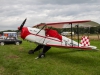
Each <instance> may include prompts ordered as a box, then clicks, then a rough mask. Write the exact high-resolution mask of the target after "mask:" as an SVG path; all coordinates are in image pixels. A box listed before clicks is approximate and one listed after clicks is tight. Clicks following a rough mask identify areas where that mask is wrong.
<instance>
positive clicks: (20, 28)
mask: <svg viewBox="0 0 100 75" xmlns="http://www.w3.org/2000/svg"><path fill="white" fill-rule="evenodd" d="M26 20H27V18H26V19H25V20H24V21H23V23H22V24H21V26H20V27H19V30H22V28H23V26H24V24H25V22H26Z"/></svg>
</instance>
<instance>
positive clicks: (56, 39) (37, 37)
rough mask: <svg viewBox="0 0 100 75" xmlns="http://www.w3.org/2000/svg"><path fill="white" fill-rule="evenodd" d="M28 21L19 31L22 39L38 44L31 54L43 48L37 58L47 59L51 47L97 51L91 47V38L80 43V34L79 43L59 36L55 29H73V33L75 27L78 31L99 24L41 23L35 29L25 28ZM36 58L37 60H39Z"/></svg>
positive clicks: (88, 21)
mask: <svg viewBox="0 0 100 75" xmlns="http://www.w3.org/2000/svg"><path fill="white" fill-rule="evenodd" d="M26 20H27V19H25V20H24V21H23V23H22V24H21V26H20V27H18V29H19V30H20V31H21V38H22V39H26V40H28V41H31V42H34V43H37V44H38V46H37V47H36V48H35V49H33V50H29V52H28V53H29V54H34V52H36V51H39V50H40V49H41V48H42V52H41V53H40V54H39V55H38V57H37V58H41V57H45V53H46V52H47V51H48V50H49V49H50V48H51V47H60V48H73V49H81V50H96V49H97V47H96V46H91V45H90V42H89V38H88V37H86V36H84V37H83V39H82V41H81V43H79V34H78V42H76V41H74V40H73V38H72V34H71V38H68V37H66V36H63V35H61V34H59V33H58V32H57V31H56V30H53V29H52V27H54V28H69V27H70V28H71V32H72V29H73V27H75V26H76V27H77V30H78V29H79V27H80V26H83V27H96V26H99V24H98V23H96V22H94V21H91V20H82V21H70V22H58V23H40V24H38V25H35V26H33V27H24V24H25V22H26ZM37 58H36V59H37Z"/></svg>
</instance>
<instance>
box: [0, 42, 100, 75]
mask: <svg viewBox="0 0 100 75" xmlns="http://www.w3.org/2000/svg"><path fill="white" fill-rule="evenodd" d="M91 44H92V45H95V46H97V47H98V49H100V41H98V40H97V41H96V40H95V41H91ZM35 47H36V45H35V44H34V43H29V42H27V41H23V44H21V45H19V46H16V45H5V46H0V75H100V51H78V50H74V49H62V48H51V49H50V50H49V51H48V52H47V53H46V57H45V58H41V59H37V60H36V59H34V58H35V57H37V55H38V54H39V52H36V53H35V54H32V55H29V54H28V51H29V50H30V49H34V48H35Z"/></svg>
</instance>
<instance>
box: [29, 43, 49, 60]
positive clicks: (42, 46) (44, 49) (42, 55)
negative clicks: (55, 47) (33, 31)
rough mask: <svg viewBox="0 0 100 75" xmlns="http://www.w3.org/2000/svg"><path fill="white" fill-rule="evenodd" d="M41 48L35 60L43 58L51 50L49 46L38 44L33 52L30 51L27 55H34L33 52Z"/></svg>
mask: <svg viewBox="0 0 100 75" xmlns="http://www.w3.org/2000/svg"><path fill="white" fill-rule="evenodd" d="M42 48H43V50H42V52H41V53H40V54H39V55H38V57H37V58H35V59H38V58H43V57H45V53H46V52H47V51H48V50H49V49H50V48H51V47H50V46H45V45H41V44H40V45H38V46H37V47H36V48H35V49H34V50H30V51H29V52H28V53H29V54H34V52H36V51H39V50H40V49H42Z"/></svg>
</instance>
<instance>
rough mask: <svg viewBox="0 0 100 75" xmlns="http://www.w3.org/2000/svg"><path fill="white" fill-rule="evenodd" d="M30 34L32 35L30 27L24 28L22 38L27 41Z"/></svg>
mask: <svg viewBox="0 0 100 75" xmlns="http://www.w3.org/2000/svg"><path fill="white" fill-rule="evenodd" d="M29 34H31V33H30V32H29V30H28V27H23V28H22V30H21V38H22V39H25V38H26V36H28V35H29Z"/></svg>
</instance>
